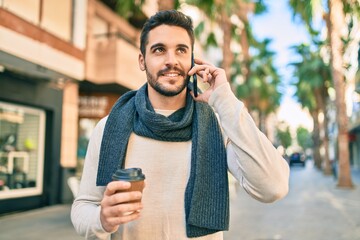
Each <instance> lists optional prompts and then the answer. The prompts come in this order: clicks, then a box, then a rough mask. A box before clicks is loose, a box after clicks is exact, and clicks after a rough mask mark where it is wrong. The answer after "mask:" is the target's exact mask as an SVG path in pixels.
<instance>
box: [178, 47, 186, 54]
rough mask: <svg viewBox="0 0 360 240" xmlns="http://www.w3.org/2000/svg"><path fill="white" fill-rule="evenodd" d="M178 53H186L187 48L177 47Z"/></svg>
mask: <svg viewBox="0 0 360 240" xmlns="http://www.w3.org/2000/svg"><path fill="white" fill-rule="evenodd" d="M177 51H178V52H179V53H186V52H187V49H186V48H178V50H177Z"/></svg>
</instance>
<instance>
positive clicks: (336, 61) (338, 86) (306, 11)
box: [289, 0, 356, 188]
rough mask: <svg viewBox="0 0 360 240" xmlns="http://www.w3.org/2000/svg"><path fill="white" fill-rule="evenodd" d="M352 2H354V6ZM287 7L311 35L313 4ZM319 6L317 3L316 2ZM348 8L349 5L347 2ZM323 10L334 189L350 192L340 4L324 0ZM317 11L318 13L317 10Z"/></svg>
mask: <svg viewBox="0 0 360 240" xmlns="http://www.w3.org/2000/svg"><path fill="white" fill-rule="evenodd" d="M355 2H356V1H354V4H355ZM289 3H290V6H291V8H292V9H293V12H294V16H300V18H301V19H302V20H303V21H304V22H305V24H306V26H307V27H308V29H309V32H310V33H314V32H315V31H314V27H313V24H312V22H313V21H312V20H313V13H314V12H315V9H316V6H317V7H318V6H319V5H316V6H315V5H314V3H319V2H317V1H311V0H304V1H296V0H289ZM320 4H321V2H320ZM347 4H352V2H347ZM323 9H329V11H328V12H326V11H324V10H323V17H324V19H325V21H326V22H327V29H328V36H327V38H328V42H329V46H330V55H331V58H330V65H331V73H332V78H333V82H334V88H335V92H336V100H335V105H336V110H337V114H336V115H337V117H336V119H337V126H338V160H339V178H338V184H337V185H338V186H339V187H346V188H351V187H353V184H352V180H351V171H350V160H349V140H348V130H347V125H348V118H347V115H346V102H345V77H344V69H343V55H342V52H343V50H344V46H343V42H342V35H341V32H342V31H343V30H344V27H345V25H344V20H345V17H344V11H343V3H342V0H328V1H327V6H325V7H324V8H323ZM317 11H318V9H317Z"/></svg>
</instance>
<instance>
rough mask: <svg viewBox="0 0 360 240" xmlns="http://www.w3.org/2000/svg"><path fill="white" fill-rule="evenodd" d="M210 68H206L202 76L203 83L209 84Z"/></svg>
mask: <svg viewBox="0 0 360 240" xmlns="http://www.w3.org/2000/svg"><path fill="white" fill-rule="evenodd" d="M208 76H209V68H206V69H205V71H204V72H203V74H202V79H203V82H208V81H209V77H208Z"/></svg>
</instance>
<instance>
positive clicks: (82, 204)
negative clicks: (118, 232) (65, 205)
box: [71, 119, 111, 239]
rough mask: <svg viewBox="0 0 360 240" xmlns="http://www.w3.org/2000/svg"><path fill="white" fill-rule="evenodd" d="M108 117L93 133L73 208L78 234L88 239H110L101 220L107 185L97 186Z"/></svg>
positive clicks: (74, 223)
mask: <svg viewBox="0 0 360 240" xmlns="http://www.w3.org/2000/svg"><path fill="white" fill-rule="evenodd" d="M105 122H106V119H102V120H101V121H100V122H99V123H98V124H97V126H96V127H95V128H94V130H93V133H92V135H91V138H90V141H89V144H88V148H87V153H86V157H85V163H84V171H83V175H82V176H81V182H80V188H79V193H78V195H77V197H76V198H75V200H74V202H73V204H72V208H71V221H72V223H73V225H74V227H75V230H76V231H77V233H78V234H80V235H82V236H84V237H85V238H86V239H110V235H111V233H107V232H106V231H105V230H104V229H103V227H102V225H101V222H100V202H101V200H102V198H103V193H104V191H105V187H98V186H96V176H97V168H98V162H99V152H100V143H101V139H102V134H103V130H104V126H105Z"/></svg>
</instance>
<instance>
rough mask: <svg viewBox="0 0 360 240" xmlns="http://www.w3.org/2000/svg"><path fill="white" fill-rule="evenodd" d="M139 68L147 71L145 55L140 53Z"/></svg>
mask: <svg viewBox="0 0 360 240" xmlns="http://www.w3.org/2000/svg"><path fill="white" fill-rule="evenodd" d="M138 60H139V68H140V70H141V71H145V57H144V56H143V55H142V54H141V53H139V59H138Z"/></svg>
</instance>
